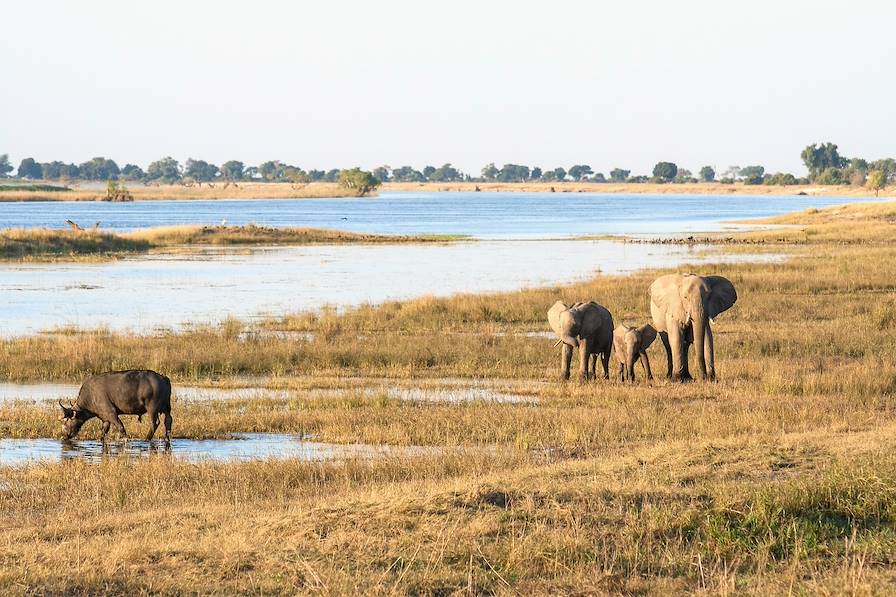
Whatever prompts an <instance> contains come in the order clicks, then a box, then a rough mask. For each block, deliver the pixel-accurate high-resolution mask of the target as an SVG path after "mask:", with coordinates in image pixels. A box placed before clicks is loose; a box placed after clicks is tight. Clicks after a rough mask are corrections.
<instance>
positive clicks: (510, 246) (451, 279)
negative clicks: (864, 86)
mask: <svg viewBox="0 0 896 597" xmlns="http://www.w3.org/2000/svg"><path fill="white" fill-rule="evenodd" d="M771 258H773V257H771V256H769V255H764V256H756V255H734V256H727V257H722V256H719V255H712V256H710V255H708V254H707V253H706V251H705V247H688V246H682V245H650V244H633V243H620V242H615V241H581V240H577V241H573V240H561V241H480V242H460V243H451V244H434V245H335V246H333V245H328V246H310V247H258V248H253V249H233V248H210V249H192V250H188V251H179V252H176V253H171V252H165V253H153V254H150V255H147V256H140V257H133V258H128V259H124V260H120V261H112V262H103V263H27V264H22V263H3V264H0V304H2V305H4V316H3V317H2V318H0V334H2V335H7V336H12V335H24V334H30V333H35V332H39V331H42V330H48V329H53V328H58V327H65V326H74V327H78V328H97V327H104V326H105V327H108V328H109V329H112V330H116V331H122V330H131V331H135V332H139V333H145V332H152V331H154V330H157V329H159V328H167V329H181V328H182V327H183V326H184V325H185V324H202V323H214V322H219V321H222V320H224V319H226V318H228V317H236V318H239V319H242V320H251V319H253V318H261V317H265V316H279V315H284V314H286V313H293V312H296V311H306V310H318V309H320V308H321V307H323V306H325V305H333V306H336V307H339V308H344V307H350V306H356V305H360V304H363V303H380V302H384V301H388V300H403V299H408V298H414V297H419V296H426V295H432V296H447V295H451V294H456V293H460V292H500V291H510V290H517V289H519V288H523V287H536V286H545V285H550V284H565V283H570V282H574V281H577V280H583V279H588V278H591V277H593V276H595V275H597V274H598V273H605V274H617V273H626V272H631V271H635V270H637V269H640V268H646V267H674V266H676V265H679V264H681V263H684V262H687V263H691V264H699V263H705V262H707V261H712V262H720V261H726V260H730V261H748V260H754V261H755V260H763V259H771Z"/></svg>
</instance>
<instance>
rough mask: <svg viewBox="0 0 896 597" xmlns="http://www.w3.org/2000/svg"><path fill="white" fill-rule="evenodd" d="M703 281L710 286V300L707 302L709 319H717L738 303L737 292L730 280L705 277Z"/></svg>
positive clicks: (719, 277) (718, 277) (720, 277)
mask: <svg viewBox="0 0 896 597" xmlns="http://www.w3.org/2000/svg"><path fill="white" fill-rule="evenodd" d="M703 280H704V281H705V282H706V284H707V285H708V286H709V299H708V300H707V301H706V314H707V315H708V316H709V317H711V318H714V317H717V316H718V315H719V313H723V312H725V311H727V310H728V309H730V308H731V307H732V306H733V305H734V303H736V302H737V291H736V290H735V289H734V284H732V283H731V281H730V280H729V279H728V278H723V277H722V276H705V277H704V278H703Z"/></svg>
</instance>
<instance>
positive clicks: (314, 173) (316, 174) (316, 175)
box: [308, 169, 327, 182]
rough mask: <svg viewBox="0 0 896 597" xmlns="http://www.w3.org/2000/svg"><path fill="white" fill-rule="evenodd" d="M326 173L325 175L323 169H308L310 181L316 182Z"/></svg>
mask: <svg viewBox="0 0 896 597" xmlns="http://www.w3.org/2000/svg"><path fill="white" fill-rule="evenodd" d="M326 175H327V173H326V172H324V171H323V170H314V169H312V170H309V171H308V179H309V180H310V181H311V182H317V181H319V180H323V179H324V176H326Z"/></svg>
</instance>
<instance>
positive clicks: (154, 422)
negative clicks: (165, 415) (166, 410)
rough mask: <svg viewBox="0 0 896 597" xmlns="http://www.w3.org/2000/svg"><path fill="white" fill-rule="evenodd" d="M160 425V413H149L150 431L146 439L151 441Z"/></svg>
mask: <svg viewBox="0 0 896 597" xmlns="http://www.w3.org/2000/svg"><path fill="white" fill-rule="evenodd" d="M158 427H159V413H154V412H151V413H149V433H148V434H147V435H146V441H148V442H151V441H152V436H154V435H155V434H156V429H158Z"/></svg>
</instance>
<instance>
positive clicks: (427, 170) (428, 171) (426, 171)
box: [423, 166, 436, 180]
mask: <svg viewBox="0 0 896 597" xmlns="http://www.w3.org/2000/svg"><path fill="white" fill-rule="evenodd" d="M435 171H436V167H435V166H424V167H423V178H425V179H426V180H432V173H433V172H435Z"/></svg>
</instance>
